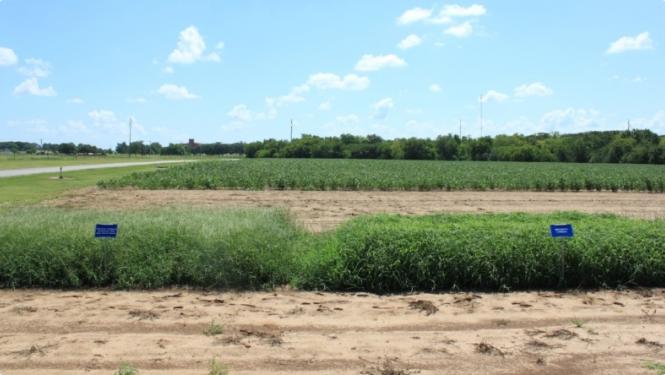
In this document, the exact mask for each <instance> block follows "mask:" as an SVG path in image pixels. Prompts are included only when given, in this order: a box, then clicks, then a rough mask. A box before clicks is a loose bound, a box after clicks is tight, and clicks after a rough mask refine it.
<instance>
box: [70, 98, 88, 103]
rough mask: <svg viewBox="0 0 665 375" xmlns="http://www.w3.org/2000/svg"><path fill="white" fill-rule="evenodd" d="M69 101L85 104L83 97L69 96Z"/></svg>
mask: <svg viewBox="0 0 665 375" xmlns="http://www.w3.org/2000/svg"><path fill="white" fill-rule="evenodd" d="M67 103H71V104H83V103H84V101H83V99H81V98H77V97H74V98H69V99H67Z"/></svg>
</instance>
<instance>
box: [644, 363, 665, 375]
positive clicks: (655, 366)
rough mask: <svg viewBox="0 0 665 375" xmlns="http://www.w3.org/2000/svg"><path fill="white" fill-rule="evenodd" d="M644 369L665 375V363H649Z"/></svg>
mask: <svg viewBox="0 0 665 375" xmlns="http://www.w3.org/2000/svg"><path fill="white" fill-rule="evenodd" d="M644 367H645V368H648V369H649V370H654V371H656V372H657V373H658V374H659V375H665V363H660V362H647V363H646V364H645V365H644Z"/></svg>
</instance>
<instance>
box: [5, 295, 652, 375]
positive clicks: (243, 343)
mask: <svg viewBox="0 0 665 375" xmlns="http://www.w3.org/2000/svg"><path fill="white" fill-rule="evenodd" d="M663 311H665V290H662V289H654V290H642V291H626V292H616V291H603V292H593V293H583V292H580V293H565V294H562V293H555V292H541V293H538V292H531V293H510V294H482V293H479V294H466V293H465V294H413V295H396V296H376V295H368V294H364V293H358V294H350V293H348V294H344V293H325V294H324V293H314V292H296V291H290V290H278V291H275V292H274V293H270V292H265V293H221V292H194V291H188V290H160V291H151V292H118V291H64V292H63V291H45V290H26V291H8V290H0V315H1V316H2V319H0V373H1V374H3V375H28V374H30V375H47V374H48V375H72V374H92V375H101V374H112V373H113V371H114V370H115V369H117V367H118V365H119V364H120V363H121V362H123V361H126V362H129V363H132V364H133V365H135V366H136V367H137V368H138V369H139V370H140V373H141V374H144V375H153V374H184V375H194V374H200V375H205V374H207V366H208V362H209V361H210V359H212V358H213V357H216V358H217V359H218V360H219V361H220V362H223V363H226V364H227V365H228V366H229V368H230V374H242V375H249V374H319V375H323V374H361V373H364V374H381V373H380V372H377V371H376V370H378V369H381V367H382V366H383V365H384V363H385V361H386V360H389V361H392V365H393V366H395V368H396V369H398V370H399V369H412V370H414V372H412V373H419V374H524V375H526V374H535V373H538V374H565V375H577V374H585V375H588V374H617V375H618V374H622V375H626V374H628V375H630V374H635V375H637V374H644V375H647V374H656V372H654V371H651V370H648V369H646V368H645V367H644V365H645V363H647V361H661V362H664V360H663V359H664V358H665V348H664V347H663V345H664V344H665V315H663ZM213 321H214V322H216V324H219V325H221V326H222V327H223V333H221V334H219V335H215V336H208V335H205V334H204V331H205V330H206V329H207V327H209V325H210V323H211V322H213ZM404 373H406V372H404ZM393 374H399V373H398V372H395V373H393Z"/></svg>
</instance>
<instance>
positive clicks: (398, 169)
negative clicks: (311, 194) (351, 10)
mask: <svg viewBox="0 0 665 375" xmlns="http://www.w3.org/2000/svg"><path fill="white" fill-rule="evenodd" d="M99 186H100V187H104V188H119V187H136V188H141V189H220V188H227V189H250V190H264V189H276V190H285V189H291V190H421V191H422V190H424V191H429V190H533V191H584V190H587V191H649V192H665V166H662V165H626V164H571V163H510V162H443V161H405V160H334V159H333V160H329V159H318V160H317V159H247V160H240V161H238V162H234V163H218V162H209V163H194V164H187V165H181V166H176V167H174V168H169V169H168V170H163V171H156V172H151V173H139V174H132V175H129V176H125V177H121V178H116V179H107V180H104V181H102V182H100V184H99Z"/></svg>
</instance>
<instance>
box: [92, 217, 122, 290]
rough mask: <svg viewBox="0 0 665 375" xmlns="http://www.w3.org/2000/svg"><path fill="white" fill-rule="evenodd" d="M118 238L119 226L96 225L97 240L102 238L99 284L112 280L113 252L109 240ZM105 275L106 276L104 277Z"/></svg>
mask: <svg viewBox="0 0 665 375" xmlns="http://www.w3.org/2000/svg"><path fill="white" fill-rule="evenodd" d="M117 236H118V224H97V225H95V238H101V239H102V244H101V250H102V254H101V255H100V264H99V271H100V272H99V275H100V276H101V279H100V280H98V282H99V283H104V282H105V281H106V282H108V281H110V280H111V279H112V268H113V252H112V251H111V248H110V243H109V242H108V240H112V239H115V238H116V237H117ZM102 275H105V276H102Z"/></svg>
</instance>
